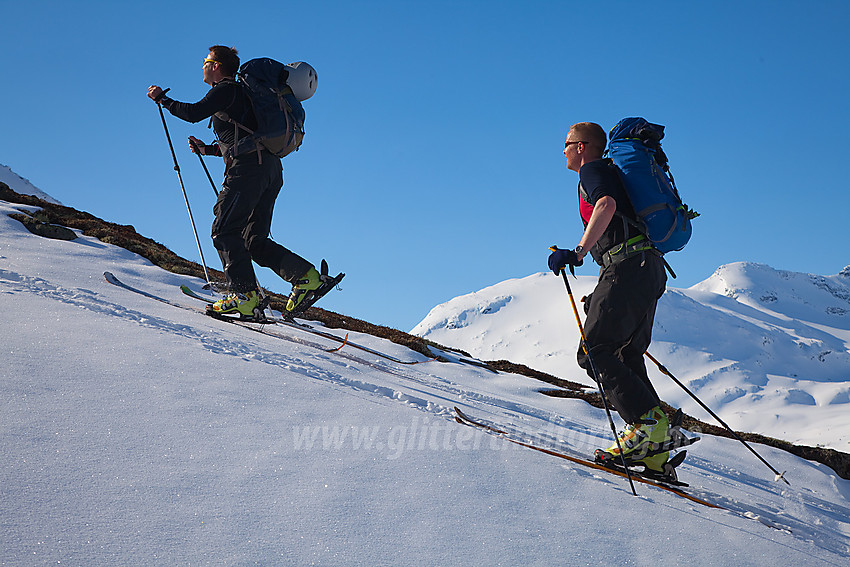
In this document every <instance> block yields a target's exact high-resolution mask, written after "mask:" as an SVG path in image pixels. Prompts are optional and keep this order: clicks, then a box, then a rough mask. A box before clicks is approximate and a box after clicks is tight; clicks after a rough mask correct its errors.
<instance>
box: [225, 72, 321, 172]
mask: <svg viewBox="0 0 850 567" xmlns="http://www.w3.org/2000/svg"><path fill="white" fill-rule="evenodd" d="M237 77H238V82H239V83H240V84H242V86H243V87H244V89H245V92H246V93H247V94H248V98H249V99H250V100H251V106H252V107H253V110H254V115H255V116H256V118H257V129H256V130H253V131H252V130H250V129H249V128H246V127H245V126H244V125H242V124H239V123H238V122H236V121H235V120H232V119H229V118H225V119H226V120H228V121H229V122H232V123H233V124H235V125H236V133H237V139H236V141H235V143H234V145H235V148H234V151H233V155H234V156H236V155H239V154H241V153H243V152H245V151H251V150H255V149H259V147H260V145H262V146H263V147H265V148H266V149H267V150H268V151H270V152H271V153H273V154H274V155H276V156H278V157H284V156H286V155H288V154H290V153H292V152H294V151H296V150H297V149H298V147H299V146H300V145H301V141H302V140H303V139H304V117H305V115H304V107H303V106H301V102H300V101H299V100H298V98H296V96H295V95H294V94H293V92H292V88H290V86H289V85H287V83H286V81H287V79H288V78H289V69H288V67H287V66H286V65H284V64H283V63H279V62H278V61H275V60H274V59H269V58H260V59H251V60H250V61H247V62H245V63H244V64H243V65H242V66H241V67H239V72H238V73H237ZM239 128H241V129H243V130H245V131H246V132H248V134H249V136H245V137H243V138H241V139H239V137H238V133H239Z"/></svg>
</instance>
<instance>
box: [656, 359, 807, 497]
mask: <svg viewBox="0 0 850 567" xmlns="http://www.w3.org/2000/svg"><path fill="white" fill-rule="evenodd" d="M644 354H645V355H646V357H647V358H648V359H649V360H651V361H652V362H654V363H655V365H656V366H657V367H658V370H660V371H661V372H662V373H664V374H666V375H667V376H669V377H670V378H671V379H672V380H673V382H675V383H676V384H677V385H678V386H679V387H680V388H682V389H683V390H684V391H685V392H686V393H687V394H688V395H689V396H690V397H692V398H693V399H694V401H696V403H698V404H699V405H700V406H702V409H704V410H705V411H707V412H708V413H709V414H711V417H713V418H714V419H716V420H717V421H718V422H719V423H720V425H722V426H723V427H725V428H726V430H727V431H728V432H729V433H731V434H732V436H733V437H734V438H735V439H737V440H738V441H740V442H741V443H743V444H744V447H746V448H747V449H749V450H750V452H751V453H752V454H753V455H755V456H756V457H758V459H759V460H760V461H761V462H762V463H764V464H765V465H767V468H769V469H770V470H771V471H773V474H775V475H776V477H775V478H774V479H773V480H780V479H782V481H783V482H785V484H787V485H788V486H791V483H790V482H788V479H786V478H785V473H784V472H779V471H778V470H776V469H775V468H773V466H772V465H771V464H770V463H768V462H767V461H766V460H764V458H762V456H761V455H759V454H758V453H756V450H755V449H753V448H752V447H750V445H749V444H748V443H747V442H746V441H744V440H743V439H742V438H741V436H740V435H738V434H737V433H735V432H734V431H732V428H731V427H729V426H728V425H726V422H724V421H723V420H722V419H720V416H718V415H717V414H716V413H714V412H713V411H711V409H710V408H709V407H708V406H707V405H705V404H704V403H702V401H701V400H700V399H699V398H698V397H696V394H694V393H693V392H691V391H690V390H689V389H688V388H687V387H686V386H685V385H684V384H682V383H681V382H680V381H679V380H678V379H677V378H676V377H675V376H673V374H671V373H670V371H669V370H667V367H666V366H664V365H663V364H661V363H660V362H658V360H657V359H656V358H655V357H654V356H652V355H651V354H649V352H645V353H644Z"/></svg>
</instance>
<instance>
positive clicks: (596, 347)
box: [549, 122, 670, 472]
mask: <svg viewBox="0 0 850 567" xmlns="http://www.w3.org/2000/svg"><path fill="white" fill-rule="evenodd" d="M606 142H607V138H606V135H605V131H604V130H603V129H602V127H601V126H599V125H598V124H594V123H592V122H581V123H578V124H575V125H573V126H572V127H571V128H570V131H569V133H568V134H567V139H566V142H565V144H564V155H565V156H566V158H567V168H568V169H570V170H572V171H575V172H577V173H578V174H579V179H580V183H579V199H580V200H579V205H580V212H581V216H582V221H583V223H584V225H585V231H584V234H583V235H582V238H581V240H580V241H579V245H578V246H577V247H576V249H575V250H556V251H555V252H553V253H552V254H551V255H550V257H549V267H550V268H551V269H552V270H553V271H554V272H555V273H556V274H560V272H561V270H562V269H563V268H564V267H565V266H567V265H573V266H580V265H581V264H582V263H583V260H584V257H585V255H586V254H587V253H588V252H589V253H590V254H591V256H592V257H593V259H594V260H595V261H596V262H597V263H598V264H599V265H600V266H601V267H602V268H601V271H600V274H599V281H598V283H597V285H596V288H595V289H594V290H593V293H592V294H591V295H590V296H589V299H588V303H587V304H586V308H585V309H586V311H587V320H586V322H585V335H586V338H587V341H586V344H587V347H588V349H589V350H590V354H589V355H588V354H587V353H585V352H584V349H583V348H582V347H581V346H580V347H579V352H578V362H579V365H580V366H581V367H582V368H584V369H585V370H587V372H588V374H589V375H590V376H591V378H594V379H595V378H596V377H595V376H594V375H593V373H592V372H591V365H590V362H589V360H588V356H591V357H592V358H593V362H594V365H595V367H596V370H597V372H598V379H599V380H600V381H601V382H602V385H603V386H604V389H605V392H606V394H607V396H608V398H609V399H610V400H611V404H612V405H613V406H614V408H615V409H616V410H617V412H618V413H619V414H620V417H622V418H623V420H625V421H626V422H627V423H628V424H629V426H628V427H627V428H626V430H625V431H623V432H622V433H621V434H620V436H619V443H615V444H613V445H612V446H611V447H609V448H608V449H605V450H602V449H599V450H597V451H596V458H597V460H600V461H605V460H613V461H615V462H619V456H620V450H619V446H622V448H623V455H624V456H625V457H626V459H627V460H629V461H632V462H635V463H642V464H644V465H645V466H646V467H647V468H648V469H651V470H653V471H655V472H662V471H663V467H664V464H665V463H666V462H667V459H668V456H669V455H668V453H666V452H664V453H660V454H656V455H647V453H649V452H650V451H651V450H655V449H656V448H657V447H658V445H660V444H662V443H664V442H665V441H668V440H669V439H670V437H669V434H668V427H669V421H668V418H667V416H666V414H665V413H664V411H663V410H662V409H661V407H660V405H661V402H660V400H659V398H658V394H657V393H656V392H655V389H654V388H653V386H652V383H651V382H650V381H649V376H648V375H647V372H646V365H645V364H644V361H643V353H644V352H645V351H646V349H647V348H648V347H649V343H650V340H651V335H652V324H653V321H654V318H655V308H656V304H657V301H658V299H659V298H660V297H661V295H662V294H663V293H664V289H665V284H666V282H667V275H666V273H665V271H664V262H663V260H662V258H661V255H660V254H659V253H658V252H657V251H656V250H655V249H654V248H653V247H652V245H651V243H650V242H649V241H648V240H647V239H646V237H645V236H643V235H642V234H641V233H640V232H639V231H638V230H637V229H636V228H635V227H634V226H633V225H632V224H631V223H629V222H627V221H626V220H624V219H623V217H624V216H625V217H628V218H630V219H632V220H634V219H635V213H634V210H633V208H632V206H631V202H630V200H629V198H628V195H627V194H626V192H625V188H624V187H623V185H622V182H621V181H620V177H619V174H618V172H617V170H616V166H615V165H614V164H613V163H611V161H610V160H606V159H603V158H602V155H603V152H604V150H605V146H606Z"/></svg>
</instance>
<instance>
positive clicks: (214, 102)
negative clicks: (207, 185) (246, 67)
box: [160, 79, 257, 154]
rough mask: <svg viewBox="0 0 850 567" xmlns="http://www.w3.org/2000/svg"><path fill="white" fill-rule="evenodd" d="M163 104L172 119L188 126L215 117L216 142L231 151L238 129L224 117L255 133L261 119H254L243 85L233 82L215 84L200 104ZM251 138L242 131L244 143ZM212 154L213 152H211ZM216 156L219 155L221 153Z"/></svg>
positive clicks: (169, 100) (170, 101)
mask: <svg viewBox="0 0 850 567" xmlns="http://www.w3.org/2000/svg"><path fill="white" fill-rule="evenodd" d="M160 103H161V104H162V106H163V108H165V109H167V110H168V111H169V112H170V113H171V114H172V115H174V116H176V117H177V118H180V119H181V120H185V121H186V122H192V123H195V122H200V121H201V120H204V119H206V118H210V117H212V126H213V131H214V132H215V135H216V138H217V139H218V141H219V142H221V143H223V144H225V145H226V146H227V147H230V146H231V145H232V144H233V142H234V139H235V137H234V136H235V132H234V125H233V124H232V123H230V122H227V121H226V120H224V119H223V118H224V117H223V116H222V113H224V115H226V116H229V117H230V118H232V119H233V120H235V121H236V122H239V123H240V124H242V125H243V126H245V127H246V128H249V129H251V130H256V128H257V119H256V118H255V117H254V111H253V110H252V108H251V101H250V100H249V99H248V95H247V94H246V93H245V91H244V89H243V87H242V85H240V84H238V83H237V82H236V81H234V80H233V79H224V80H222V81H220V82H218V83H215V84H214V85H213V86H212V88H210V90H209V91H208V92H207V94H206V95H205V96H204V98H202V99H201V100H199V101H198V102H194V103H190V102H180V101H177V100H174V99H172V98H169V97H168V96H164V97H162V99H161V100H160ZM247 135H249V134H248V133H247V132H246V131H245V130H241V129H240V131H239V137H240V139H241V137H242V136H247ZM213 147H215V146H212V147H211V146H207V148H208V149H209V150H212V149H213ZM208 153H213V152H212V151H208ZM215 153H216V154H218V152H215Z"/></svg>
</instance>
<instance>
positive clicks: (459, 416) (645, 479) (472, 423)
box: [454, 407, 725, 509]
mask: <svg viewBox="0 0 850 567" xmlns="http://www.w3.org/2000/svg"><path fill="white" fill-rule="evenodd" d="M454 409H455V421H457V422H458V423H460V424H462V425H466V426H468V427H475V428H478V429H480V430H482V431H485V432H487V433H489V434H490V435H495V436H497V437H501V438H502V439H504V440H505V441H509V442H510V443H514V444H516V445H519V446H521V447H526V448H528V449H533V450H535V451H539V452H541V453H545V454H547V455H551V456H553V457H558V458H561V459H565V460H567V461H570V462H571V463H575V464H578V465H582V466H585V467H588V468H591V469H595V470H598V471H605V472H607V473H611V474H614V475H617V476H620V477H623V478H626V471H625V470H624V469H623V468H622V467H615V466H606V465H603V464H600V463H597V462H595V461H592V460H590V459H586V458H583V457H577V456H574V455H569V454H567V453H563V452H560V451H555V450H553V449H547V448H545V447H540V446H538V445H534V444H532V443H528V442H526V441H522V440H520V439H517V438H516V437H515V436H513V435H512V434H511V433H509V432H508V431H505V430H503V429H500V428H498V427H494V426H492V425H488V424H486V423H482V422H480V421H476V420H475V419H473V418H471V417H469V416H468V415H466V414H465V413H463V411H461V410H460V408H458V407H455V408H454ZM675 459H679V463H681V460H682V459H684V457H678V456H677V457H675ZM679 463H676V464H679ZM629 472H630V473H631V476H632V480H634V481H636V482H639V483H642V484H646V485H649V486H654V487H656V488H659V489H661V490H665V491H667V492H670V493H672V494H675V495H677V496H680V497H682V498H685V499H687V500H690V501H691V502H695V503H697V504H702V505H703V506H707V507H709V508H719V509H725V508H723V507H722V506H719V505H717V504H714V503H712V502H708V501H707V500H703V499H702V498H698V497H696V496H693V495H691V494H688V493H687V492H685V491H684V490H682V487H684V486H687V484H685V483H680V482H678V481H665V480H659V479H654V478H651V477H649V476H647V475H645V474H643V473H638V472H637V471H632V470H631V469H629Z"/></svg>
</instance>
